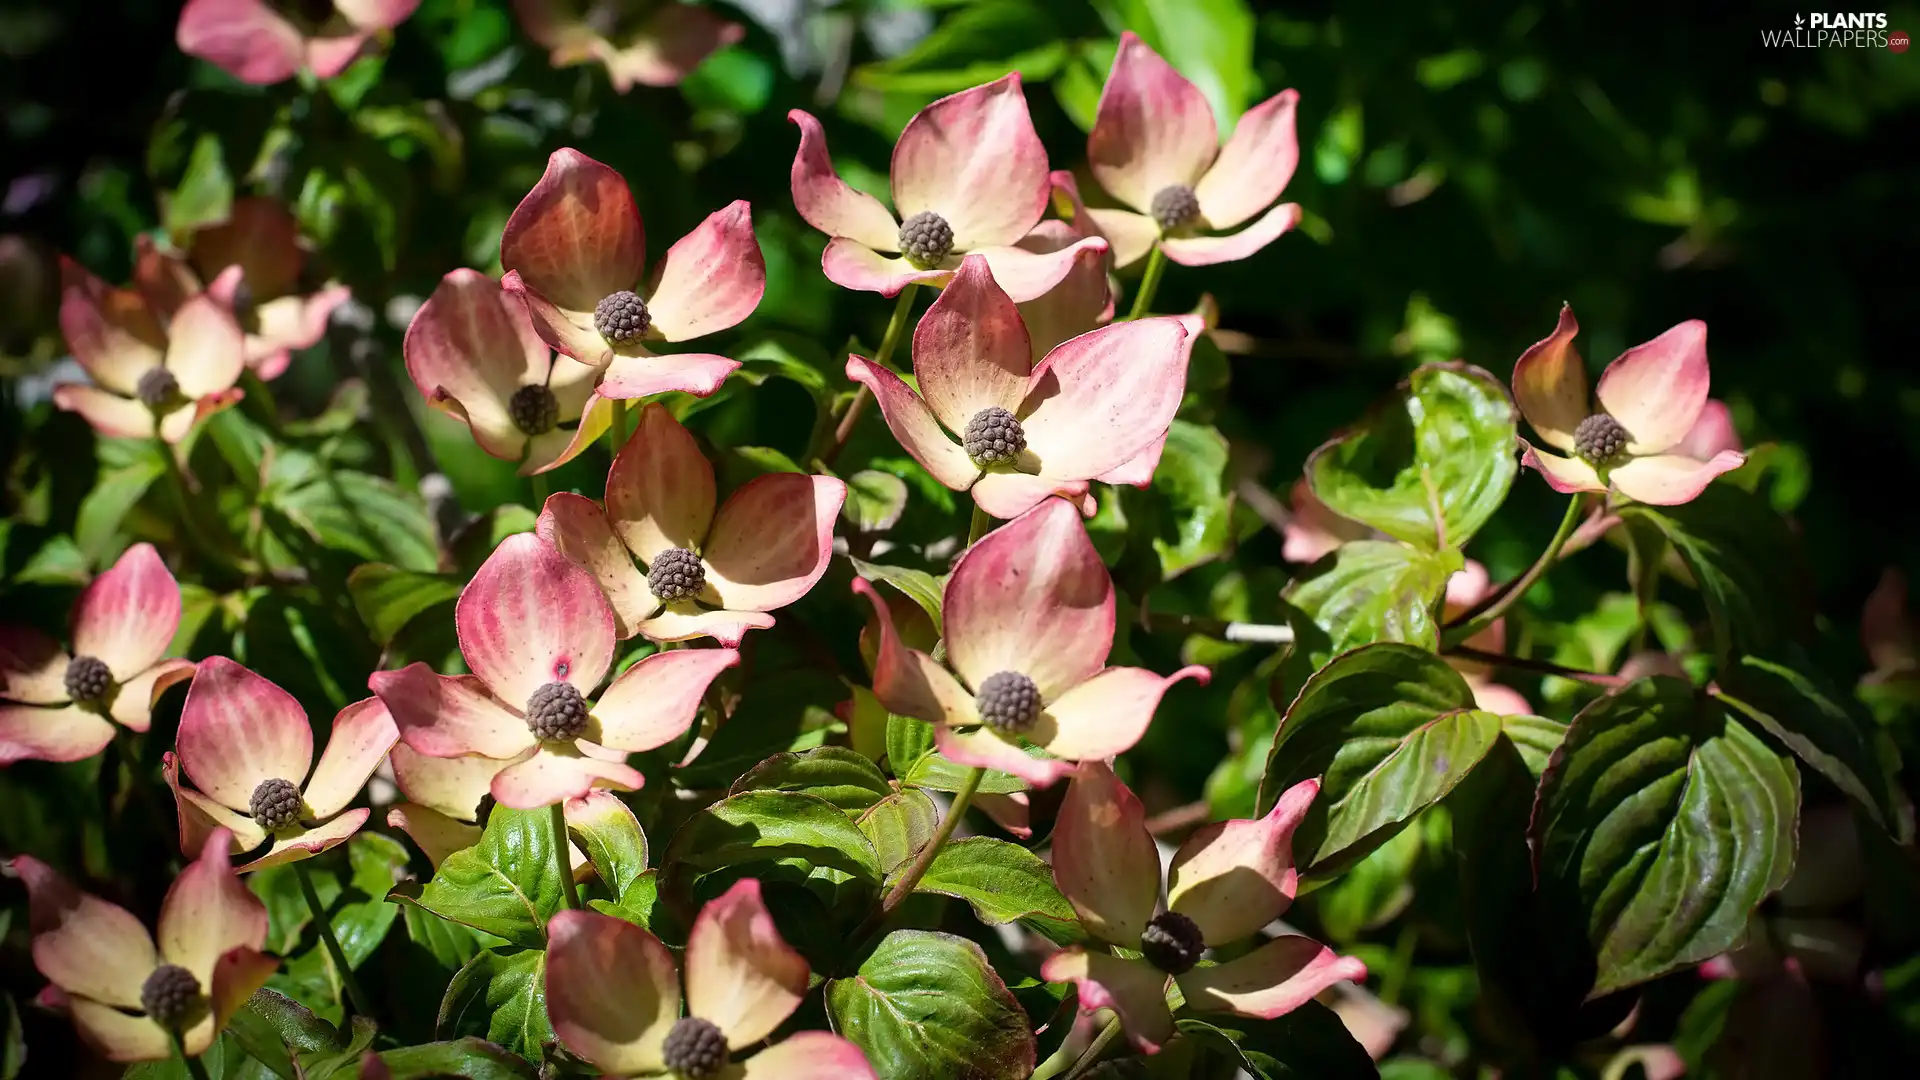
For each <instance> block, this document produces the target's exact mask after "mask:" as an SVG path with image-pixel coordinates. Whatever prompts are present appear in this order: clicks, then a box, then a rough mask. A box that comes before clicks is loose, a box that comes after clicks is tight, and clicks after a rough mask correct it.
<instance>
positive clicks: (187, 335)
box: [167, 267, 247, 398]
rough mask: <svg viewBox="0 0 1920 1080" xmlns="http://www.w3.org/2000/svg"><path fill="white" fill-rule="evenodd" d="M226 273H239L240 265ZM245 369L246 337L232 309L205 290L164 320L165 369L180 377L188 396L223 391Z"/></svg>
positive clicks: (175, 376)
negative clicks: (225, 306) (224, 305)
mask: <svg viewBox="0 0 1920 1080" xmlns="http://www.w3.org/2000/svg"><path fill="white" fill-rule="evenodd" d="M227 273H228V274H234V275H238V273H239V267H233V268H231V269H229V270H228V271H227ZM221 276H222V277H224V276H226V275H224V274H223V275H221ZM209 288H212V286H209ZM246 369H247V337H246V334H244V333H242V332H241V330H240V323H239V322H238V321H237V320H235V319H234V317H233V312H231V311H228V310H227V309H226V308H224V307H222V306H221V305H220V302H219V301H217V300H215V299H214V298H213V297H212V296H210V295H208V294H207V293H201V294H200V295H199V296H194V297H189V298H188V299H187V302H186V303H184V304H182V305H180V310H179V311H176V312H174V314H173V320H172V321H171V322H169V323H168V324H167V370H168V371H170V372H172V373H173V377H174V378H175V379H177V380H179V383H180V393H182V394H184V395H186V396H187V397H189V398H203V397H207V396H209V395H213V394H220V393H224V392H225V391H227V390H231V389H232V388H233V384H234V383H236V382H238V381H239V380H240V373H241V372H242V371H245V370H246Z"/></svg>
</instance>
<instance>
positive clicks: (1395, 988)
mask: <svg viewBox="0 0 1920 1080" xmlns="http://www.w3.org/2000/svg"><path fill="white" fill-rule="evenodd" d="M1418 944H1419V931H1418V930H1416V929H1414V925H1413V923H1411V922H1408V923H1403V924H1402V925H1401V927H1400V937H1399V939H1398V940H1397V941H1395V942H1394V945H1393V963H1392V966H1390V967H1388V968H1387V974H1386V977H1385V978H1383V979H1381V980H1380V1000H1381V1001H1384V1002H1386V1003H1387V1004H1388V1005H1398V1004H1400V988H1401V987H1403V986H1405V985H1406V983H1407V973H1408V972H1409V971H1410V970H1412V968H1413V950H1414V947H1415V946H1416V945H1418Z"/></svg>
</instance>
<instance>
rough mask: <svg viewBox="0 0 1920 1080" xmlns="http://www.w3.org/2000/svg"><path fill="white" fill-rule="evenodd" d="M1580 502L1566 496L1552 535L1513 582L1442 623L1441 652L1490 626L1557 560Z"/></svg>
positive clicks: (1573, 523)
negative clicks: (1564, 509)
mask: <svg viewBox="0 0 1920 1080" xmlns="http://www.w3.org/2000/svg"><path fill="white" fill-rule="evenodd" d="M1581 502H1582V499H1581V498H1580V496H1579V495H1578V494H1575V495H1574V496H1573V497H1572V498H1570V499H1568V500H1567V512H1566V513H1565V514H1563V515H1561V518H1560V527H1559V528H1558V529H1555V530H1554V532H1553V539H1551V540H1549V541H1547V547H1546V550H1545V551H1542V552H1541V553H1540V557H1539V558H1537V559H1535V560H1534V561H1533V565H1532V566H1529V567H1527V572H1526V573H1524V574H1521V575H1520V576H1519V577H1518V578H1516V579H1515V580H1514V582H1513V584H1511V585H1509V586H1507V587H1506V588H1505V589H1504V590H1502V591H1501V592H1499V593H1498V594H1496V595H1495V596H1493V597H1491V598H1490V599H1489V600H1488V602H1487V603H1486V605H1485V606H1484V607H1483V608H1481V609H1480V610H1479V611H1469V612H1468V613H1467V614H1466V615H1465V616H1464V617H1463V619H1462V620H1460V621H1456V622H1454V623H1452V624H1451V625H1449V626H1447V627H1446V629H1445V630H1444V631H1443V632H1442V633H1441V635H1440V648H1441V651H1442V652H1446V651H1449V650H1451V649H1452V648H1453V647H1454V646H1456V645H1458V644H1460V643H1461V642H1463V641H1467V640H1469V639H1471V638H1472V637H1473V636H1474V635H1475V634H1478V633H1479V632H1480V631H1482V630H1485V629H1486V628H1487V627H1489V626H1492V625H1493V624H1494V622H1495V621H1496V620H1498V619H1499V618H1500V616H1502V615H1505V614H1506V613H1507V609H1508V608H1510V607H1512V606H1513V605H1514V604H1516V603H1518V602H1519V600H1520V598H1521V597H1522V596H1525V595H1526V593H1527V590H1528V589H1531V588H1533V583H1534V582H1536V581H1539V580H1540V575H1542V574H1544V573H1546V572H1547V568H1548V567H1550V566H1552V565H1553V564H1554V563H1555V562H1556V561H1558V560H1559V558H1560V549H1561V548H1562V547H1565V546H1566V543H1567V538H1568V537H1570V536H1572V535H1573V529H1574V526H1576V525H1578V524H1580V504H1581Z"/></svg>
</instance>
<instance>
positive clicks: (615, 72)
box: [598, 3, 746, 94]
mask: <svg viewBox="0 0 1920 1080" xmlns="http://www.w3.org/2000/svg"><path fill="white" fill-rule="evenodd" d="M745 34H746V28H745V27H743V26H741V25H740V24H739V23H736V22H728V21H727V20H726V19H724V18H721V17H720V15H719V14H718V13H717V12H715V11H714V10H713V9H711V8H706V7H695V6H693V5H692V4H681V3H673V4H663V5H661V6H660V7H659V8H658V9H657V10H656V11H655V12H654V14H653V17H652V18H651V19H649V20H647V22H646V24H645V25H644V26H642V27H641V28H640V29H639V30H638V31H637V32H636V36H635V38H634V39H633V41H632V43H631V44H629V45H627V46H626V47H625V48H623V49H614V48H612V47H611V46H610V45H609V44H608V43H607V42H606V41H605V39H601V40H600V42H599V44H600V45H601V48H600V49H599V50H598V51H599V54H600V59H601V60H602V62H604V63H605V64H606V65H607V77H608V81H610V82H611V83H613V88H614V89H615V90H616V91H618V92H620V93H622V94H624V93H626V92H627V91H628V90H631V89H633V88H634V87H635V86H677V85H679V83H680V80H682V79H684V78H686V77H687V76H688V75H690V74H692V73H693V69H695V68H697V67H699V66H700V62H701V61H703V60H705V59H706V58H707V57H708V56H711V55H712V54H713V53H715V52H717V51H719V50H720V49H722V48H724V47H726V46H728V45H732V44H735V43H736V42H738V41H739V40H740V39H741V37H743V36H744V35H745Z"/></svg>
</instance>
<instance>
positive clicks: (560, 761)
mask: <svg viewBox="0 0 1920 1080" xmlns="http://www.w3.org/2000/svg"><path fill="white" fill-rule="evenodd" d="M642 782H643V781H642V778H641V776H640V773H639V772H638V771H636V770H635V769H633V768H631V767H629V766H627V765H624V764H621V763H620V762H617V761H604V760H601V759H600V758H598V757H595V756H592V755H591V754H587V753H583V752H582V751H581V750H580V749H578V748H576V747H575V746H574V745H572V744H567V743H543V744H541V746H540V749H539V750H537V751H535V752H534V754H533V756H532V757H529V758H527V759H526V760H525V761H519V762H515V763H514V764H512V765H509V766H507V767H506V768H505V769H502V770H501V771H500V775H498V776H496V777H494V778H493V797H494V798H495V799H498V800H499V801H500V805H501V806H510V807H512V808H513V809H515V810H538V809H540V808H541V807H543V806H552V805H553V804H554V803H557V802H566V801H567V800H568V799H577V798H579V797H581V796H582V795H585V794H586V793H587V792H589V791H592V790H593V789H594V788H601V787H604V788H613V789H615V790H616V791H637V790H639V788H640V785H641V783H642Z"/></svg>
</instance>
